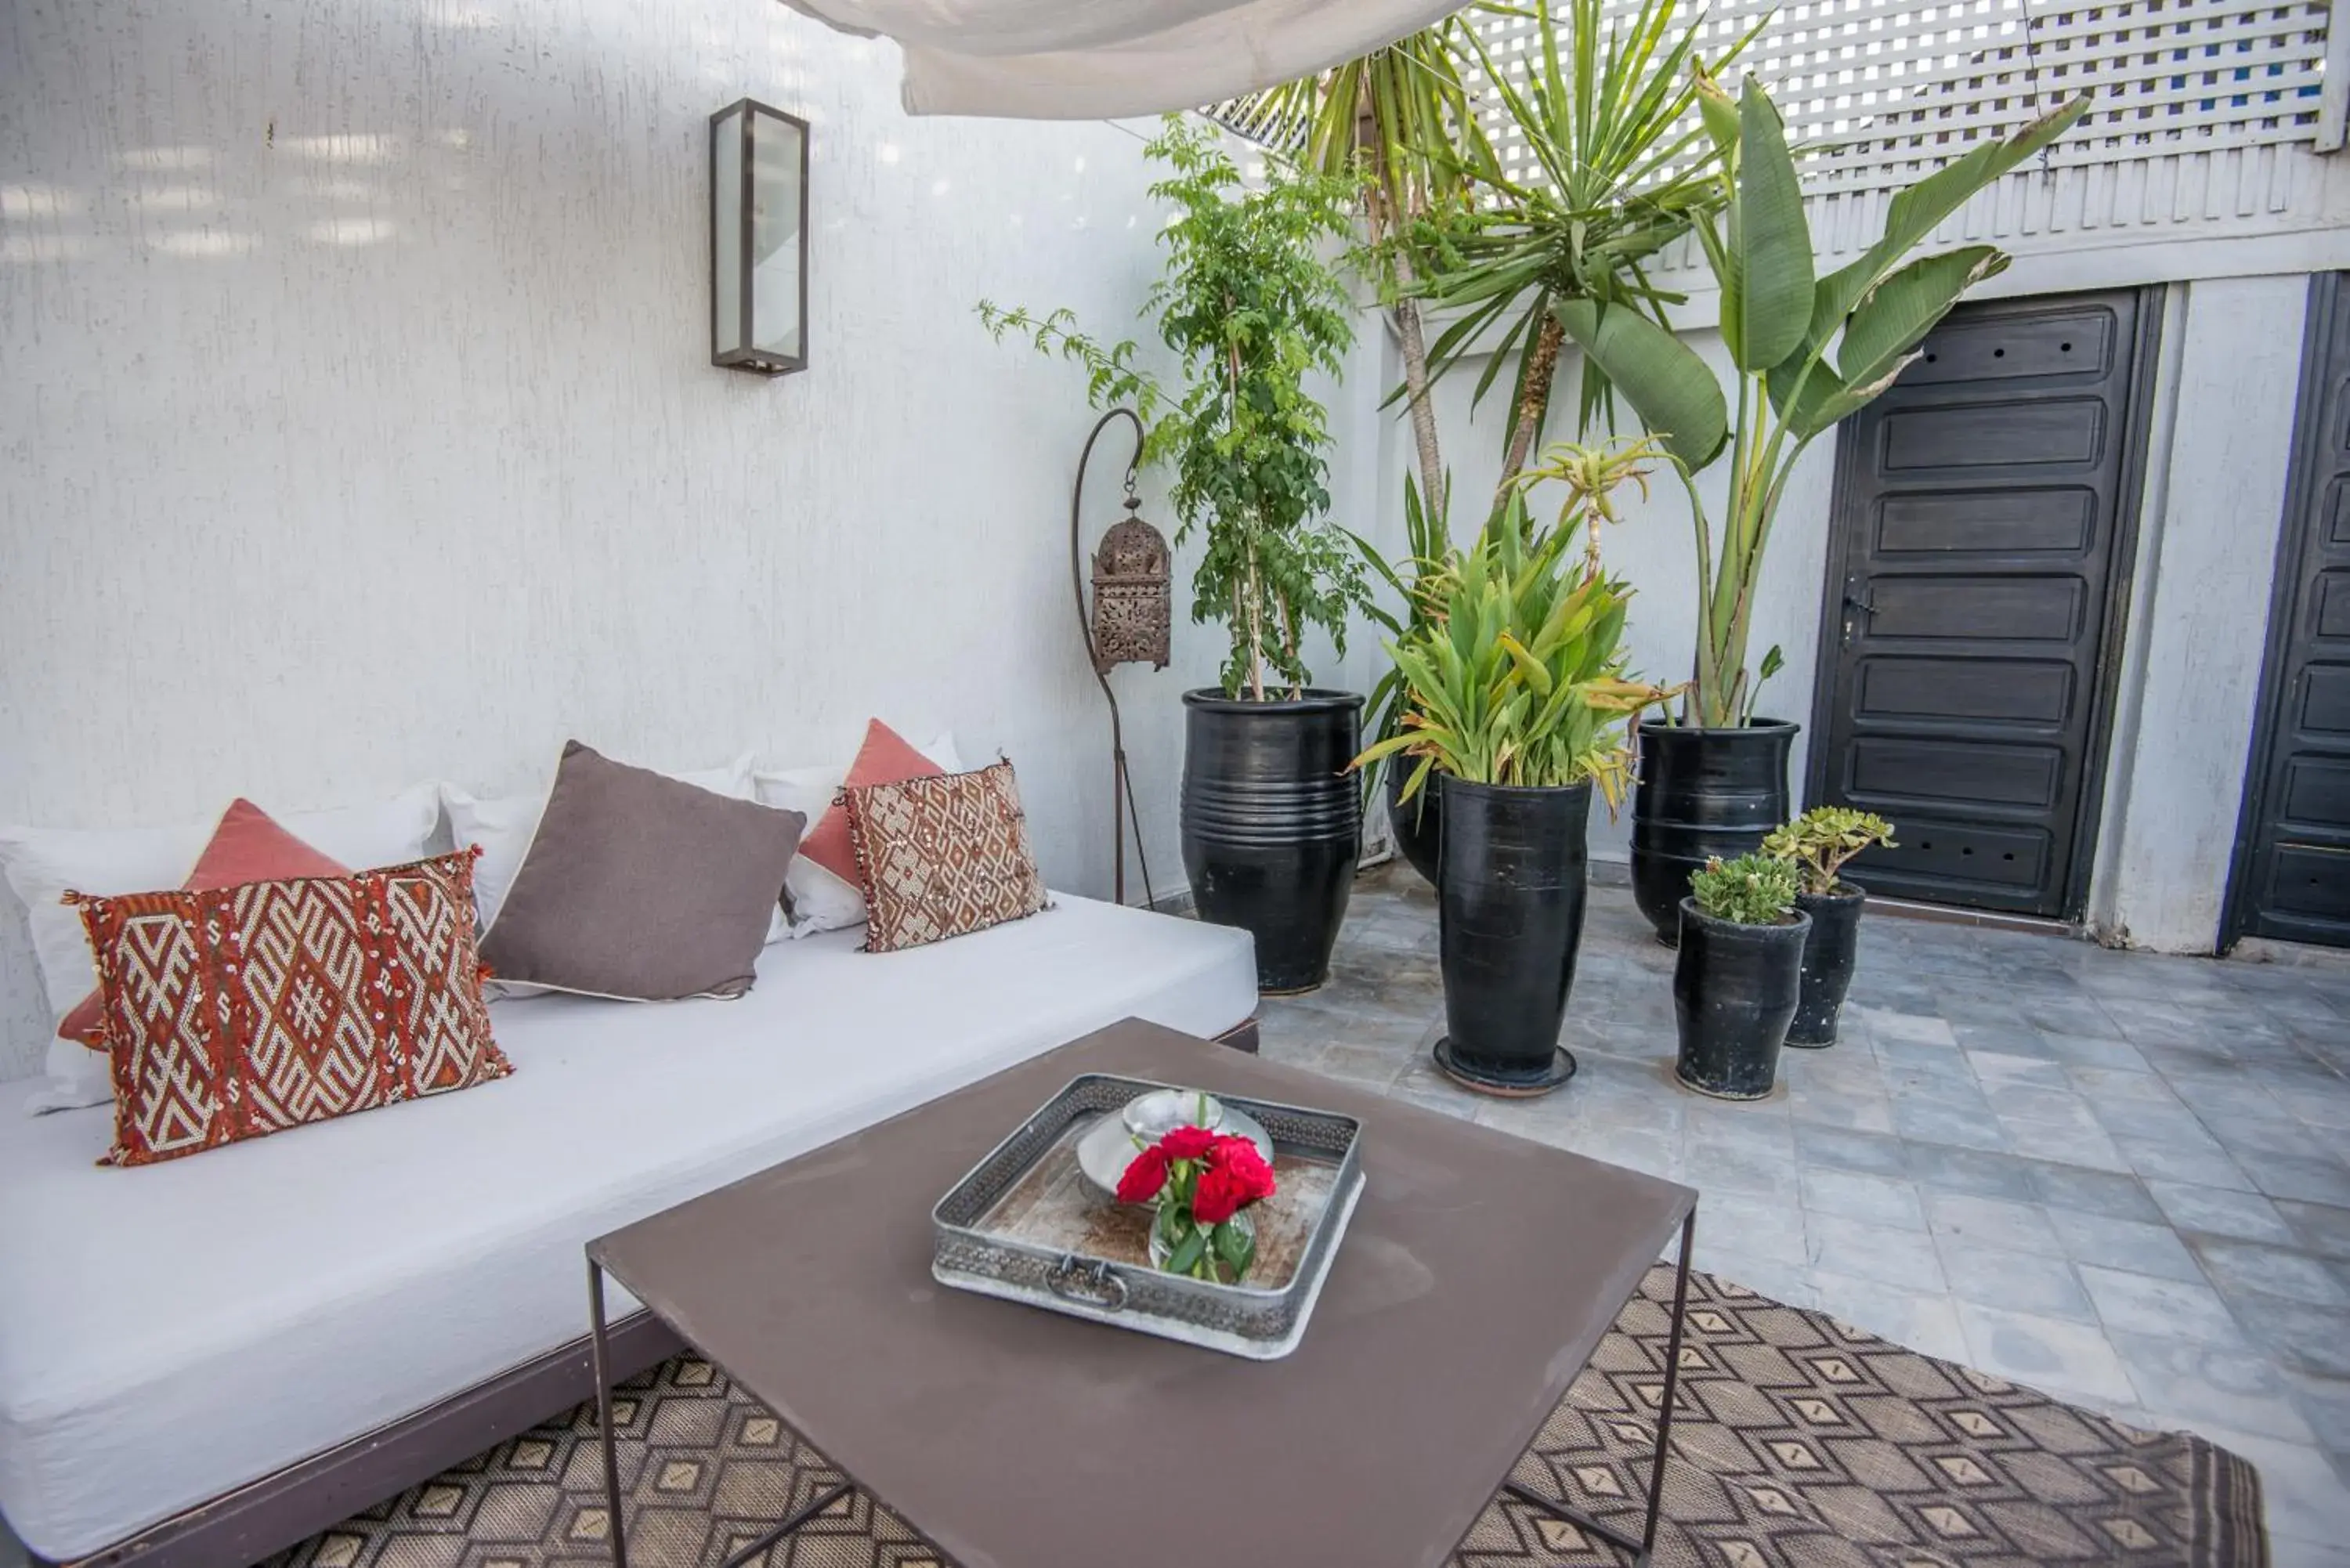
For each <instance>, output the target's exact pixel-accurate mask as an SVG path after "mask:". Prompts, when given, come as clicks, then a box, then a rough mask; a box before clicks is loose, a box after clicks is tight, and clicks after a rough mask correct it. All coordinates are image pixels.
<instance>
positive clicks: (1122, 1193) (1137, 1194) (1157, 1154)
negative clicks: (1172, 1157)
mask: <svg viewBox="0 0 2350 1568" xmlns="http://www.w3.org/2000/svg"><path fill="white" fill-rule="evenodd" d="M1166 1185H1167V1151H1166V1150H1165V1149H1163V1148H1161V1147H1159V1146H1158V1145H1156V1144H1153V1145H1152V1146H1151V1147H1149V1148H1146V1149H1144V1150H1143V1151H1142V1152H1141V1153H1140V1154H1138V1155H1136V1156H1135V1157H1134V1159H1133V1161H1132V1162H1131V1163H1130V1164H1128V1166H1127V1168H1126V1174H1125V1175H1123V1176H1121V1177H1119V1178H1118V1201H1119V1202H1120V1203H1148V1202H1149V1201H1150V1200H1151V1199H1154V1198H1156V1197H1158V1196H1159V1189H1161V1188H1163V1187H1165V1186H1166Z"/></svg>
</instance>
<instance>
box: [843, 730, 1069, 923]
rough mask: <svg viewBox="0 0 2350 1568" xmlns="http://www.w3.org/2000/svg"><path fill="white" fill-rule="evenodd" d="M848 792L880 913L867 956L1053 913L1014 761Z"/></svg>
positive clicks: (861, 861)
mask: <svg viewBox="0 0 2350 1568" xmlns="http://www.w3.org/2000/svg"><path fill="white" fill-rule="evenodd" d="M841 794H842V798H843V799H844V800H845V801H846V802H847V809H848V826H849V834H850V837H851V838H852V839H853V840H854V842H855V843H856V846H857V869H858V879H859V880H861V881H862V882H863V883H864V884H865V897H866V900H867V902H868V904H869V905H870V906H871V909H872V913H871V915H870V917H869V918H868V919H867V921H866V927H865V950H866V951H867V952H873V953H886V952H895V951H896V950H899V949H900V948H911V947H920V946H921V945H922V944H924V943H926V942H936V941H943V940H946V939H947V938H949V937H960V936H963V935H965V934H967V933H969V932H972V931H977V930H984V929H987V928H988V927H989V926H1000V925H1002V924H1003V922H1004V921H1006V920H1016V919H1021V918H1023V917H1024V916H1027V915H1033V914H1035V912H1036V911H1037V910H1039V909H1043V908H1044V907H1045V882H1044V878H1043V877H1039V876H1038V875H1037V874H1036V857H1035V855H1034V854H1032V853H1031V852H1030V850H1029V847H1028V823H1027V818H1026V817H1025V815H1024V814H1023V813H1022V811H1021V809H1020V785H1019V782H1018V781H1017V780H1016V779H1014V777H1013V774H1012V764H1011V763H993V764H992V765H990V766H988V767H983V768H981V769H980V770H979V771H977V772H976V773H968V774H937V775H935V776H932V777H929V778H911V779H901V780H899V782H897V783H895V784H868V785H866V786H864V787H863V788H852V789H847V790H844V791H842V792H841Z"/></svg>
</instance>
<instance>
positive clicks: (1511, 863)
mask: <svg viewBox="0 0 2350 1568" xmlns="http://www.w3.org/2000/svg"><path fill="white" fill-rule="evenodd" d="M1576 505H1577V503H1576V502H1575V500H1573V499H1570V501H1569V503H1568V506H1567V508H1566V509H1565V510H1564V511H1562V513H1561V514H1560V518H1559V522H1558V524H1557V526H1555V527H1554V528H1552V529H1550V530H1547V531H1539V530H1536V529H1535V528H1534V527H1533V526H1532V525H1531V524H1530V522H1529V519H1528V516H1527V513H1526V507H1525V501H1524V497H1523V491H1514V490H1513V492H1512V493H1510V495H1509V497H1508V498H1507V500H1506V501H1505V502H1504V504H1503V506H1502V508H1501V509H1500V510H1499V511H1497V512H1496V513H1495V514H1493V516H1492V519H1491V520H1490V521H1489V522H1488V523H1487V524H1486V525H1485V527H1484V529H1483V530H1482V532H1481V533H1480V534H1479V535H1478V536H1477V539H1476V541H1475V542H1474V543H1473V544H1472V545H1470V546H1469V547H1468V548H1467V549H1465V550H1452V551H1449V552H1447V555H1446V556H1445V558H1444V559H1443V561H1442V562H1441V564H1440V566H1438V567H1437V568H1436V569H1435V570H1434V571H1433V572H1432V573H1430V576H1429V578H1428V580H1427V583H1426V587H1425V590H1424V591H1425V592H1426V593H1427V595H1428V597H1429V606H1430V610H1429V615H1428V617H1427V618H1426V620H1425V621H1424V622H1423V623H1422V624H1420V625H1419V626H1418V627H1417V628H1414V629H1413V630H1411V631H1409V632H1408V633H1407V634H1406V635H1405V636H1404V637H1403V638H1402V639H1399V640H1397V641H1393V642H1390V643H1389V644H1388V653H1389V655H1390V656H1391V657H1392V658H1393V659H1395V662H1396V668H1397V670H1399V673H1400V676H1401V680H1402V683H1403V691H1404V698H1405V704H1406V707H1405V711H1404V714H1403V716H1402V719H1401V721H1400V725H1399V731H1398V732H1397V733H1396V734H1395V735H1393V736H1391V737H1389V738H1388V739H1386V740H1383V741H1379V742H1375V743H1373V744H1372V745H1371V746H1369V747H1367V748H1366V749H1365V751H1364V752H1363V753H1362V755H1361V756H1360V757H1358V758H1357V759H1356V763H1357V766H1358V767H1367V766H1370V765H1372V764H1375V763H1378V762H1380V761H1382V760H1385V759H1389V758H1392V759H1394V761H1395V763H1397V764H1398V765H1397V768H1396V771H1398V772H1399V773H1401V774H1402V775H1403V780H1404V782H1403V784H1402V785H1401V786H1400V792H1399V794H1400V800H1401V802H1402V804H1403V805H1406V806H1409V804H1410V802H1411V800H1412V799H1413V797H1414V796H1415V795H1417V794H1419V792H1420V791H1421V790H1423V789H1425V788H1426V787H1427V785H1428V784H1429V782H1430V780H1431V779H1436V778H1440V779H1441V780H1442V781H1443V790H1444V794H1443V802H1444V807H1443V809H1444V818H1443V821H1444V827H1443V834H1442V837H1441V840H1440V844H1439V846H1438V851H1437V877H1436V884H1437V910H1438V957H1439V962H1440V966H1441V969H1442V971H1443V977H1444V1016H1445V1025H1446V1033H1445V1035H1444V1037H1443V1038H1442V1039H1441V1040H1440V1041H1439V1042H1438V1043H1437V1045H1436V1059H1437V1064H1438V1065H1439V1066H1440V1068H1442V1070H1443V1071H1444V1072H1445V1073H1446V1074H1447V1075H1450V1076H1451V1077H1452V1078H1453V1079H1454V1080H1455V1081H1456V1082H1459V1083H1461V1084H1462V1085H1465V1086H1467V1087H1470V1088H1472V1089H1478V1090H1481V1091H1483V1092H1486V1093H1490V1094H1499V1095H1536V1094H1542V1093H1544V1092H1547V1091H1548V1090H1551V1089H1555V1088H1556V1087H1558V1086H1559V1085H1561V1084H1564V1083H1565V1082H1566V1080H1567V1079H1568V1078H1569V1077H1570V1076H1572V1075H1573V1074H1574V1072H1575V1058H1574V1056H1573V1055H1572V1054H1569V1053H1567V1052H1565V1051H1564V1050H1562V1049H1560V1048H1559V1044H1558V1032H1559V1027H1560V1025H1561V1024H1562V1023H1564V1022H1565V1015H1566V1000H1567V993H1568V991H1569V990H1570V988H1571V987H1572V986H1573V984H1574V981H1575V955H1576V951H1577V950H1578V948H1579V947H1580V945H1581V942H1582V937H1583V916H1584V902H1585V896H1586V827H1587V826H1588V823H1589V819H1590V815H1591V797H1592V794H1593V792H1594V790H1595V788H1596V791H1597V792H1598V794H1600V796H1601V797H1602V798H1603V799H1604V800H1605V801H1606V802H1607V806H1608V809H1609V810H1610V811H1613V810H1614V809H1615V808H1616V805H1617V802H1618V801H1619V800H1620V799H1621V798H1622V794H1623V790H1624V786H1625V784H1626V782H1627V778H1628V775H1629V771H1630V762H1631V757H1630V751H1629V747H1628V745H1627V736H1626V730H1627V725H1628V723H1629V722H1630V720H1631V718H1632V717H1633V716H1634V715H1635V714H1637V713H1638V712H1639V711H1640V710H1641V709H1642V708H1644V707H1647V706H1648V705H1650V704H1652V703H1656V702H1661V701H1666V700H1668V699H1669V698H1670V697H1671V695H1672V692H1671V691H1669V690H1667V689H1665V688H1662V687H1658V686H1651V685H1648V684H1646V683H1644V682H1642V681H1639V680H1634V679H1632V678H1630V677H1629V676H1627V674H1626V672H1625V663H1626V657H1627V656H1626V653H1625V650H1624V647H1623V637H1624V618H1625V606H1626V602H1627V600H1628V599H1629V597H1630V592H1629V590H1628V589H1627V587H1625V585H1624V584H1623V583H1622V582H1621V581H1620V580H1618V579H1617V578H1614V577H1611V576H1608V575H1607V572H1606V570H1605V569H1604V568H1603V566H1602V565H1601V563H1600V560H1599V556H1598V549H1597V530H1598V526H1599V521H1600V519H1599V515H1598V514H1597V513H1596V512H1593V513H1592V514H1590V515H1589V516H1588V517H1587V518H1586V522H1587V524H1588V527H1589V530H1590V534H1589V541H1590V542H1589V545H1588V546H1587V547H1586V548H1585V549H1582V550H1577V549H1575V547H1574V546H1575V531H1574V529H1573V527H1572V526H1571V524H1572V523H1573V521H1574V517H1575V507H1576Z"/></svg>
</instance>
